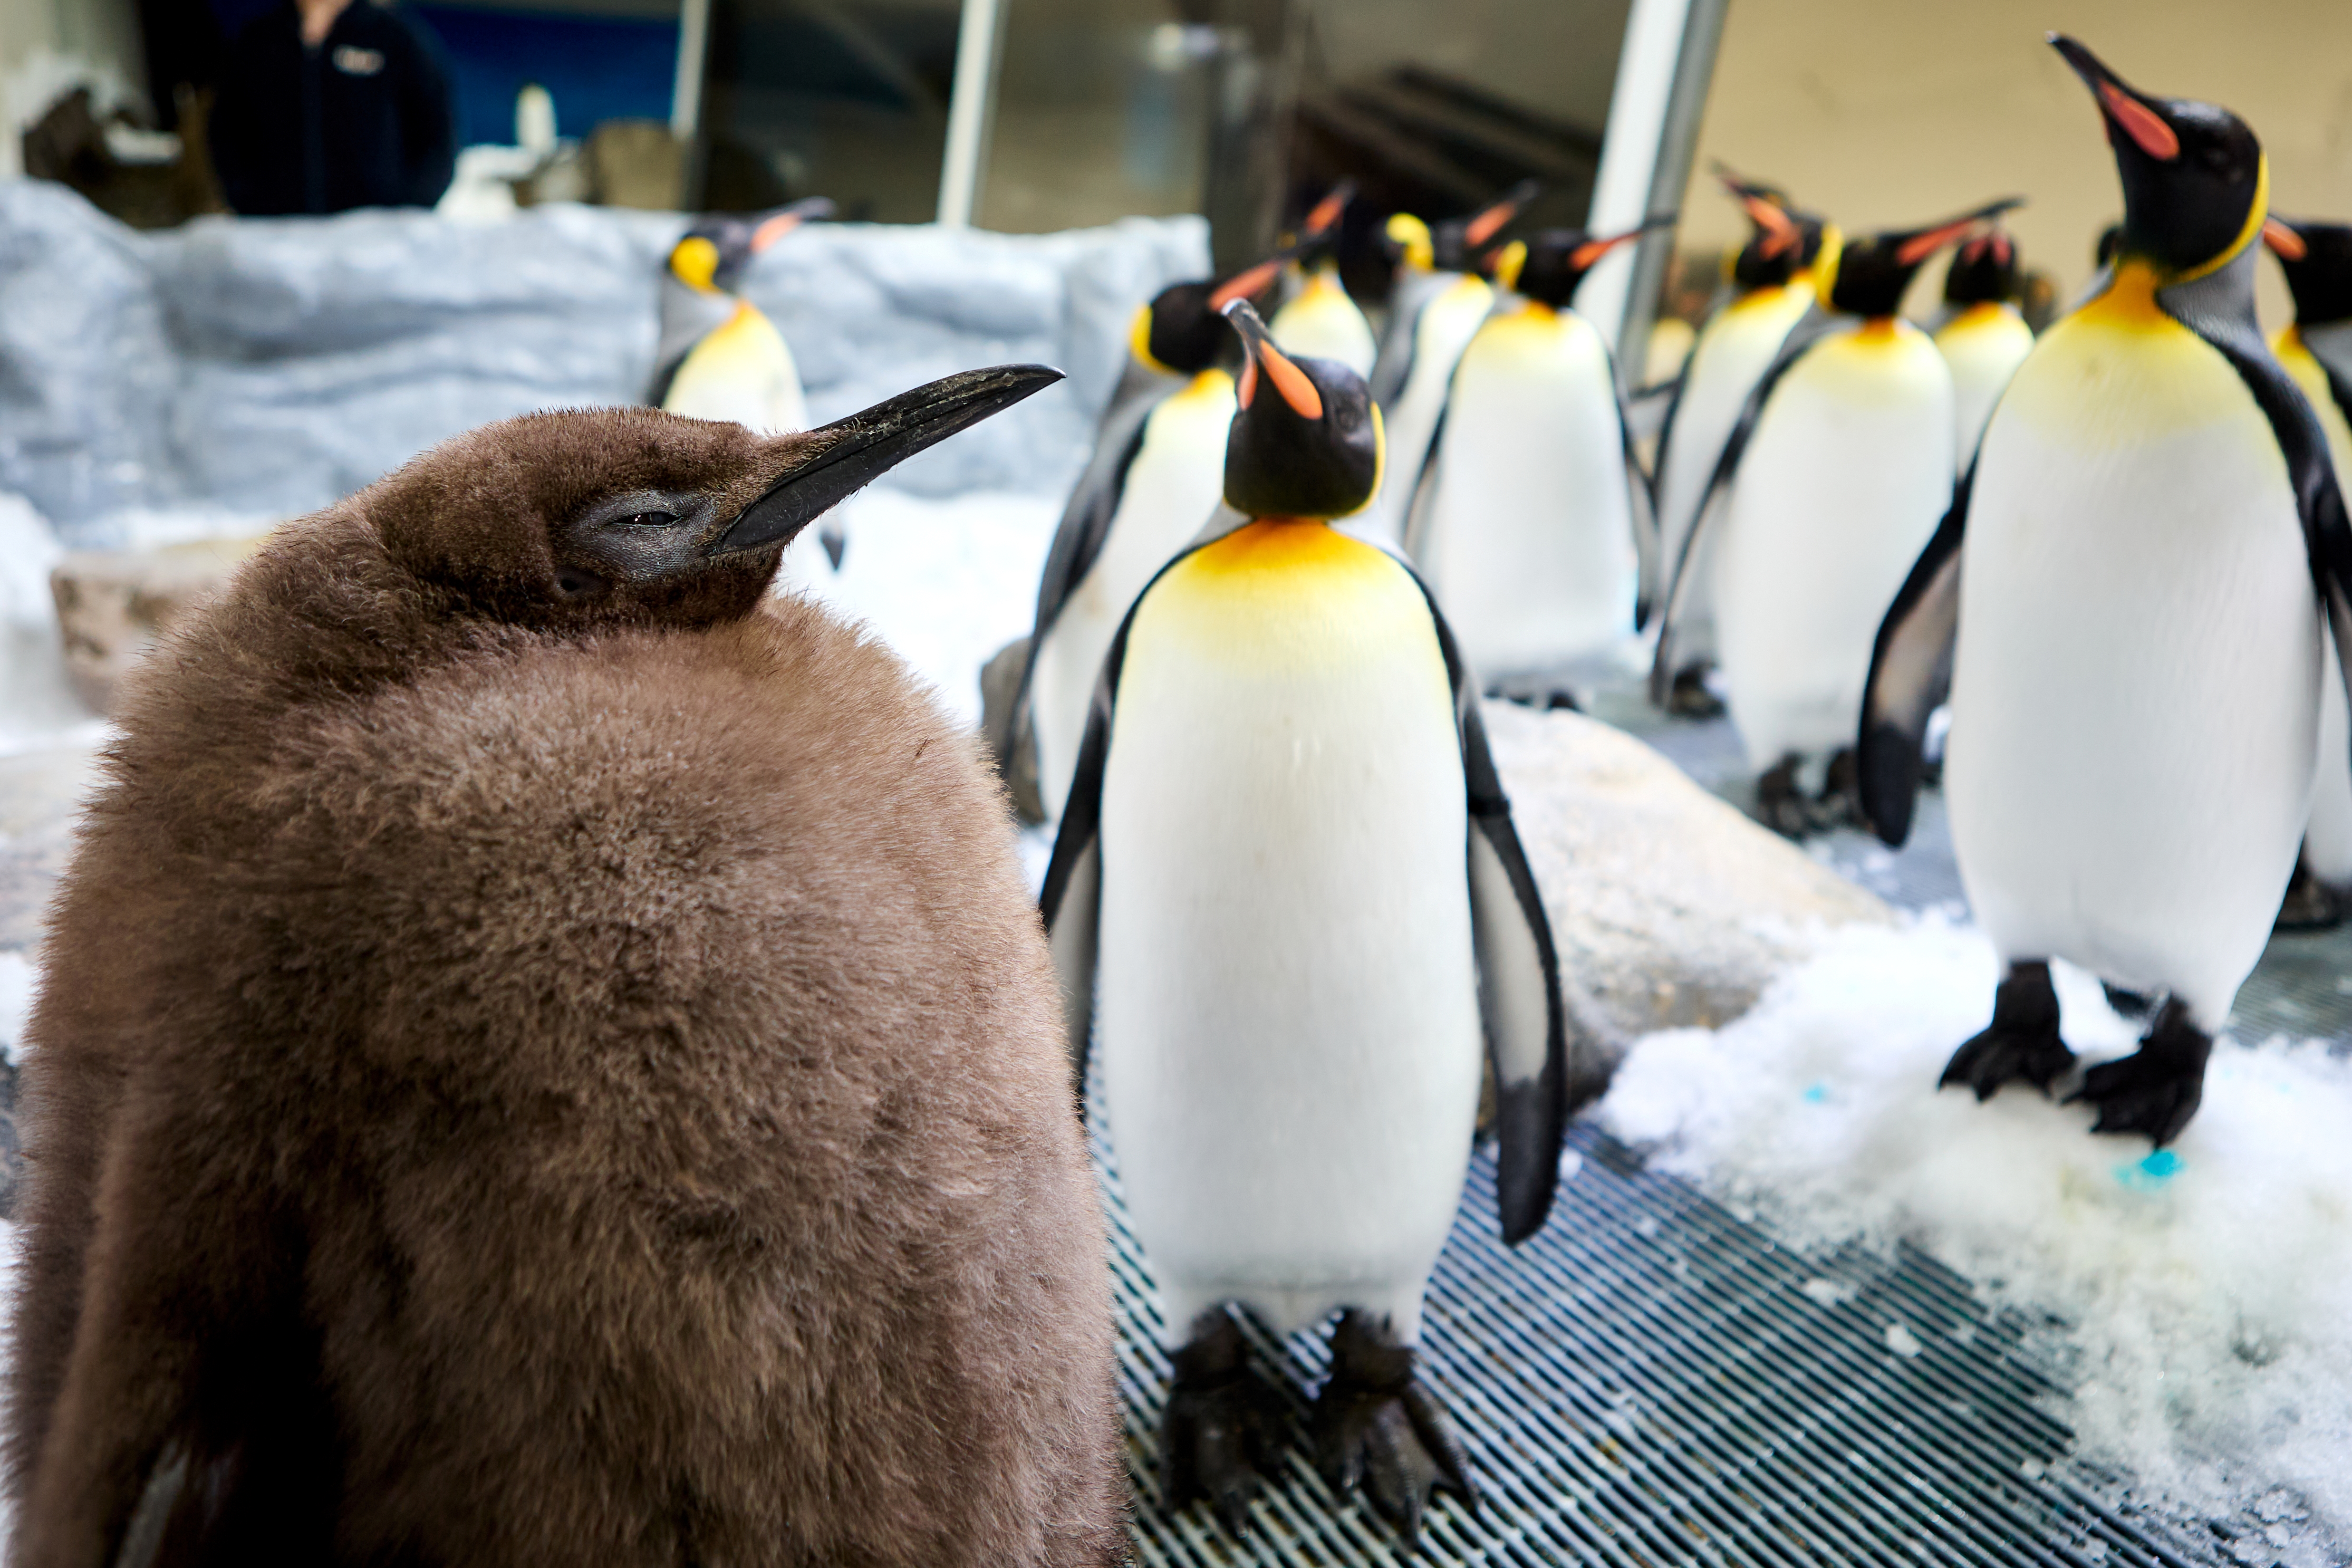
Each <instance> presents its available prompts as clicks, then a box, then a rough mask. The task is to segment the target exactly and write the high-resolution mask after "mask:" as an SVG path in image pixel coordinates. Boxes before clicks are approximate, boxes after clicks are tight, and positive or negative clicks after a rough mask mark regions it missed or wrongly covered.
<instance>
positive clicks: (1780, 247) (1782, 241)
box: [1739, 195, 1799, 256]
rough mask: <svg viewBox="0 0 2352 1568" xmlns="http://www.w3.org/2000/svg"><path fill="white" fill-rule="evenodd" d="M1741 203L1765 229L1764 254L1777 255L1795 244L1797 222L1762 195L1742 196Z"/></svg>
mask: <svg viewBox="0 0 2352 1568" xmlns="http://www.w3.org/2000/svg"><path fill="white" fill-rule="evenodd" d="M1739 204H1740V205H1741V206H1742V207H1745V208H1746V209H1747V210H1748V218H1749V220H1750V221H1751V222H1753V223H1754V224H1755V225H1757V226H1758V227H1759V228H1760V229H1762V230H1763V231H1764V254H1765V255H1766V256H1779V255H1780V254H1781V253H1782V252H1784V251H1787V250H1789V249H1790V248H1791V247H1792V246H1795V245H1796V243H1797V240H1798V237H1799V236H1798V234H1797V222H1796V220H1795V219H1794V218H1791V217H1790V215H1789V214H1786V213H1784V212H1782V211H1781V210H1780V208H1779V207H1777V206H1775V205H1774V204H1772V203H1770V202H1768V201H1766V200H1765V199H1764V198H1763V197H1761V196H1745V195H1744V196H1741V197H1740V198H1739Z"/></svg>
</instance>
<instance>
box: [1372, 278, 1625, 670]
mask: <svg viewBox="0 0 2352 1568" xmlns="http://www.w3.org/2000/svg"><path fill="white" fill-rule="evenodd" d="M1619 420H1620V415H1619V413H1618V407H1617V398H1616V392H1615V389H1614V386H1613V385H1612V380H1611V376H1610V369H1609V355H1608V351H1607V350H1606V348H1605V347H1604V346H1603V345H1602V343H1601V335H1600V334H1599V333H1598V332H1596V331H1594V330H1593V329H1592V328H1591V325H1590V324H1589V323H1587V322H1586V321H1585V320H1584V319H1582V318H1581V317H1579V316H1577V315H1576V314H1575V313H1574V312H1572V311H1562V312H1558V313H1555V312H1553V311H1551V310H1549V309H1546V308H1543V307H1540V306H1531V307H1528V308H1526V309H1523V310H1521V311H1518V312H1516V313H1514V314H1511V315H1508V316H1497V317H1495V318H1492V319H1489V320H1488V321H1487V322H1486V325H1485V326H1484V327H1483V328H1481V329H1479V332H1478V335H1477V337H1476V338H1475V339H1473V340H1472V341H1471V344H1470V347H1469V348H1468V349H1467V350H1465V352H1464V353H1463V355H1462V362H1461V365H1460V367H1459V368H1458V369H1457V370H1456V371H1455V372H1454V392H1453V397H1452V401H1451V405H1450V412H1449V413H1448V416H1447V419H1446V425H1445V432H1444V435H1443V436H1442V437H1441V438H1440V440H1441V443H1442V449H1441V451H1440V452H1439V454H1438V470H1437V476H1436V481H1435V490H1434V494H1433V496H1432V497H1431V498H1430V501H1429V513H1428V516H1427V517H1425V518H1424V519H1423V520H1422V522H1421V524H1420V526H1419V527H1418V528H1416V529H1415V530H1414V540H1413V545H1414V556H1415V559H1416V560H1417V561H1418V562H1419V563H1420V564H1421V566H1422V568H1423V571H1424V572H1425V574H1426V575H1427V577H1428V579H1429V581H1430V586H1431V588H1432V589H1433V591H1435V592H1436V594H1437V597H1438V600H1439V601H1440V602H1441V603H1443V604H1444V606H1445V612H1446V618H1447V619H1448V620H1449V621H1450V622H1452V623H1453V624H1454V629H1455V632H1456V634H1457V635H1458V636H1459V637H1460V638H1461V641H1462V647H1463V652H1464V653H1465V656H1466V657H1467V658H1468V659H1469V661H1470V663H1471V664H1472V665H1473V666H1474V667H1475V668H1476V669H1477V670H1478V671H1479V672H1480V673H1481V674H1507V673H1510V672H1513V671H1521V670H1531V669H1541V668H1545V667H1548V666H1554V665H1559V664H1565V663H1569V662H1571V661H1574V660H1577V659H1580V658H1585V657H1589V656H1591V655H1594V654H1597V653H1601V652H1603V651H1604V650H1606V649H1607V648H1609V647H1610V646H1611V645H1612V643H1615V642H1616V641H1617V640H1619V639H1621V638H1622V637H1626V636H1630V635H1631V634H1632V632H1633V599H1634V594H1635V591H1636V587H1637V582H1636V577H1637V561H1636V557H1635V553H1634V546H1633V494H1632V490H1631V488H1630V486H1629V480H1628V476H1627V470H1626V465H1625V449H1624V434H1623V430H1622V425H1621V424H1620V423H1619Z"/></svg>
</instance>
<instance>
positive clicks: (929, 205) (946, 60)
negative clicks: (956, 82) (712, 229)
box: [699, 0, 961, 223]
mask: <svg viewBox="0 0 2352 1568" xmlns="http://www.w3.org/2000/svg"><path fill="white" fill-rule="evenodd" d="M960 14H961V7H960V6H959V5H958V3H957V0H838V3H835V4H828V3H826V0H719V3H718V4H717V5H714V6H713V7H712V11H711V19H710V56H709V75H708V77H707V78H706V81H705V86H704V88H703V117H702V123H703V131H704V136H703V141H702V148H701V153H702V171H701V176H702V177H701V184H700V190H701V199H700V202H699V205H701V206H702V207H704V208H705V209H707V210H710V211H718V212H749V211H753V210H756V209H758V208H761V207H766V206H772V205H775V204H779V203H782V202H785V201H791V200H796V199H798V198H799V197H802V196H813V195H824V196H831V197H832V198H833V199H834V201H835V202H836V203H838V204H840V208H841V215H842V216H843V217H844V218H848V219H856V220H862V221H872V222H878V223H928V222H929V221H930V219H931V218H932V216H933V215H934V214H936V213H937V212H938V210H939V199H940V157H941V155H942V154H943V152H945V149H946V145H947V119H948V91H949V87H950V83H951V82H952V81H953V79H954V77H955V52H956V24H957V19H958V16H960Z"/></svg>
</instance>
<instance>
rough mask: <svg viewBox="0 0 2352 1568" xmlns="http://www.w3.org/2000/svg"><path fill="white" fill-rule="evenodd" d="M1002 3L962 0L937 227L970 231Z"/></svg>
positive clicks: (977, 199) (977, 195) (1001, 0)
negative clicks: (967, 229) (961, 16)
mask: <svg viewBox="0 0 2352 1568" xmlns="http://www.w3.org/2000/svg"><path fill="white" fill-rule="evenodd" d="M1003 9H1004V0H963V19H962V23H961V26H959V27H958V28H957V30H956V63H955V86H954V88H953V89H952V90H951V91H950V95H949V98H948V145H947V152H946V154H945V156H944V157H943V158H942V159H941V161H940V218H939V221H940V227H941V228H950V229H962V228H970V227H971V214H972V209H973V208H974V207H975V206H977V205H978V204H979V203H980V173H981V169H980V165H981V160H982V157H983V156H984V155H985V153H986V152H987V143H988V135H987V131H988V109H989V102H988V100H989V97H990V95H991V93H992V92H993V91H994V89H995V85H996V83H995V77H996V34H997V25H998V23H999V21H1000V20H1001V19H1002V16H1003Z"/></svg>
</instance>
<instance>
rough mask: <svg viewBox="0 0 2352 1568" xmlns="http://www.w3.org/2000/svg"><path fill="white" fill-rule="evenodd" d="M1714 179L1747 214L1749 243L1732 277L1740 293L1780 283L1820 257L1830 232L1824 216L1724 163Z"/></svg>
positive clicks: (1733, 265)
mask: <svg viewBox="0 0 2352 1568" xmlns="http://www.w3.org/2000/svg"><path fill="white" fill-rule="evenodd" d="M1715 177H1716V178H1717V180H1718V181H1720V182H1722V184H1723V188H1724V189H1725V190H1726V191H1728V192H1729V193H1731V199H1732V200H1733V201H1736V202H1738V204H1739V207H1740V210H1741V211H1742V212H1744V213H1746V214H1748V228H1749V230H1750V231H1751V232H1750V233H1749V235H1748V243H1747V244H1746V245H1743V246H1740V247H1739V250H1738V253H1737V254H1736V255H1735V256H1733V257H1732V260H1731V281H1732V283H1733V285H1734V286H1735V287H1738V289H1739V290H1740V291H1741V292H1743V293H1745V292H1746V291H1748V290H1749V289H1754V288H1771V287H1779V286H1780V285H1781V284H1784V283H1786V282H1788V281H1789V280H1790V278H1792V277H1795V276H1796V275H1797V274H1798V273H1799V272H1800V271H1801V270H1802V269H1803V268H1805V267H1811V266H1812V265H1813V264H1814V263H1815V262H1817V261H1819V260H1820V259H1821V255H1822V246H1823V244H1824V242H1825V240H1826V238H1827V236H1828V233H1829V225H1828V224H1826V223H1825V222H1823V221H1822V218H1820V217H1819V216H1817V215H1816V214H1812V213H1801V212H1798V211H1796V210H1795V209H1794V208H1793V207H1791V206H1790V204H1789V197H1788V193H1786V192H1784V191H1782V190H1781V189H1780V187H1778V186H1776V185H1767V184H1761V183H1758V182H1756V181H1753V180H1747V179H1743V178H1741V177H1740V176H1739V175H1738V174H1735V173H1733V172H1731V171H1730V170H1729V169H1727V168H1726V167H1725V166H1724V165H1723V164H1722V163H1721V162H1717V164H1716V165H1715Z"/></svg>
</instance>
